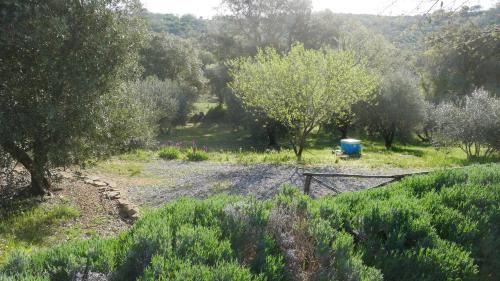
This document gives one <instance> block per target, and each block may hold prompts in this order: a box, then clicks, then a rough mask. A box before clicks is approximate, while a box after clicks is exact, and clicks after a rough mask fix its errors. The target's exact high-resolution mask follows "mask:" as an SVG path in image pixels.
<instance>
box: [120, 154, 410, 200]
mask: <svg viewBox="0 0 500 281" xmlns="http://www.w3.org/2000/svg"><path fill="white" fill-rule="evenodd" d="M304 171H314V172H342V173H361V174H379V175H381V174H387V175H390V174H397V173H407V172H415V171H417V170H403V169H392V168H391V169H387V168H385V169H377V170H373V169H372V170H367V169H364V170H363V169H356V170H354V169H339V168H336V167H315V168H310V167H307V168H305V169H304V168H302V167H299V166H293V165H272V164H253V165H242V164H230V163H215V162H182V161H162V160H158V161H153V162H150V163H147V164H145V170H144V173H143V175H144V177H146V176H149V177H155V178H156V179H157V180H156V183H155V184H146V185H142V184H141V185H136V184H133V183H132V184H126V186H123V187H124V188H125V190H126V192H127V193H128V194H127V196H128V198H129V199H130V200H131V201H132V202H134V203H136V204H139V205H145V206H161V205H163V204H164V203H166V202H169V201H171V200H174V199H176V198H179V197H184V196H187V197H196V198H204V197H207V196H210V195H214V194H218V193H227V194H233V195H253V196H255V197H256V198H257V199H267V198H271V197H273V196H274V195H275V194H276V193H277V192H278V190H279V188H280V187H282V186H283V185H286V184H291V185H295V186H298V187H299V188H302V187H303V184H304V179H303V176H302V173H303V172H304ZM322 181H324V182H327V183H329V184H330V185H332V186H334V187H335V188H337V189H339V190H340V191H341V192H349V191H358V190H362V189H366V188H370V187H373V186H376V185H378V184H381V183H383V182H385V181H387V179H359V178H358V179H356V178H323V179H322ZM311 190H312V196H313V197H320V196H324V195H326V194H330V193H332V191H330V190H329V189H327V188H324V187H322V186H321V185H319V184H317V183H313V184H312V185H311Z"/></svg>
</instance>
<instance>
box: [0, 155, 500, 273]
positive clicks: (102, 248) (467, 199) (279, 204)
mask: <svg viewBox="0 0 500 281" xmlns="http://www.w3.org/2000/svg"><path fill="white" fill-rule="evenodd" d="M499 200H500V169H499V165H498V164H496V165H482V166H473V167H469V168H465V169H456V170H442V171H437V172H434V173H431V174H428V175H425V176H416V177H409V178H405V179H404V180H402V181H401V182H399V183H396V184H392V185H389V186H386V187H383V188H380V189H376V190H368V191H362V192H357V193H346V194H341V195H338V196H336V197H332V196H327V197H324V198H321V199H318V200H313V199H311V198H309V197H307V196H304V195H301V194H300V191H298V190H297V189H295V188H293V187H285V188H284V189H283V190H282V191H281V193H280V194H278V196H277V197H276V198H275V199H272V200H268V201H257V200H255V199H252V198H244V197H229V196H216V197H211V198H209V199H206V200H194V199H180V200H177V201H175V202H172V203H170V204H168V205H166V206H165V207H163V208H161V209H158V210H155V211H152V212H150V213H148V214H146V216H145V217H144V218H142V219H141V220H139V221H138V222H137V223H136V224H135V225H134V226H133V227H132V228H131V229H130V230H128V231H126V232H124V233H122V234H121V235H120V236H119V237H117V238H111V239H93V240H89V241H85V242H79V243H72V244H66V245H62V246H59V247H56V248H52V249H49V250H45V251H38V252H34V253H31V254H25V253H14V254H12V255H11V256H10V258H9V259H8V261H7V262H6V263H5V264H4V265H3V266H1V267H0V276H2V277H0V278H4V279H5V280H12V278H16V277H17V276H31V278H32V279H31V280H45V279H47V278H50V279H51V280H68V279H71V278H73V277H74V276H75V274H77V273H79V272H83V270H89V271H92V272H100V273H103V274H106V275H108V276H111V277H112V280H136V279H138V280H213V279H216V280H235V279H236V280H289V279H290V276H291V275H290V274H291V273H292V272H295V271H293V270H294V268H295V269H297V268H302V269H306V270H307V269H308V268H309V269H310V270H311V271H310V274H312V275H310V276H312V277H313V280H401V279H403V280H497V279H498V277H499V276H500V272H499V271H498V269H499V268H500V267H499V265H500V257H499V255H498V251H499V250H500V243H499V242H498V241H497V240H498V239H496V238H497V237H498V236H499V235H500V228H499V226H498V220H499V218H500V208H499V207H498V202H499ZM306 218H307V220H305V219H306ZM277 229H278V230H279V231H276V230H277ZM307 237H309V238H307ZM309 239H310V240H309ZM307 245H311V246H312V248H311V250H307V249H308V248H307V247H305V246H307ZM290 251H292V252H293V253H294V254H293V255H291V254H290V253H292V252H290ZM304 251H310V252H308V253H309V254H310V256H308V255H306V256H308V258H307V259H303V258H301V257H306V256H303V254H305V253H306V252H304ZM302 262H303V263H302ZM310 265H314V266H312V267H311V266H310ZM297 266H298V267H297ZM35 276H36V277H35ZM9 278H10V279H9ZM27 278H28V277H27ZM33 278H35V279H33ZM36 278H39V279H36ZM44 278H45V279H44ZM28 280H30V279H28Z"/></svg>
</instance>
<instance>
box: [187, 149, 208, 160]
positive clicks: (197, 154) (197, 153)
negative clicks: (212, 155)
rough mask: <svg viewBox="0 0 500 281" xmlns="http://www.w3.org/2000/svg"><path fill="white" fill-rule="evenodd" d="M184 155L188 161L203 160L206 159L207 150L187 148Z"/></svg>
mask: <svg viewBox="0 0 500 281" xmlns="http://www.w3.org/2000/svg"><path fill="white" fill-rule="evenodd" d="M186 157H187V159H188V160H189V161H204V160H208V152H206V151H203V150H198V149H195V148H189V149H188V150H187V151H186Z"/></svg>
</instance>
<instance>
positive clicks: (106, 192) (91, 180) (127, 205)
mask: <svg viewBox="0 0 500 281" xmlns="http://www.w3.org/2000/svg"><path fill="white" fill-rule="evenodd" d="M75 176H76V177H77V178H79V179H80V180H83V182H84V183H86V184H90V185H92V186H95V187H97V188H98V190H99V192H100V193H101V194H102V195H103V196H105V197H106V199H110V200H115V201H116V202H117V203H118V208H119V210H120V214H121V215H122V216H124V217H126V218H128V219H131V220H132V221H133V222H135V221H136V220H137V219H139V218H140V216H141V214H140V212H139V207H138V206H137V205H135V204H133V203H131V202H130V201H129V200H128V199H127V198H126V197H125V195H124V194H123V193H122V192H121V191H120V189H119V188H117V187H116V184H115V183H114V182H112V181H108V180H103V179H101V178H99V177H97V176H87V175H83V174H81V173H78V172H76V173H75Z"/></svg>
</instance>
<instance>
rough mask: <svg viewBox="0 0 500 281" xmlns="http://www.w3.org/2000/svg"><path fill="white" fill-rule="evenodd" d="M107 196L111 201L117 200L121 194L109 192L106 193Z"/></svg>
mask: <svg viewBox="0 0 500 281" xmlns="http://www.w3.org/2000/svg"><path fill="white" fill-rule="evenodd" d="M106 196H108V197H109V198H111V199H117V198H119V197H120V192H117V191H109V192H106Z"/></svg>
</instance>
